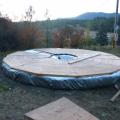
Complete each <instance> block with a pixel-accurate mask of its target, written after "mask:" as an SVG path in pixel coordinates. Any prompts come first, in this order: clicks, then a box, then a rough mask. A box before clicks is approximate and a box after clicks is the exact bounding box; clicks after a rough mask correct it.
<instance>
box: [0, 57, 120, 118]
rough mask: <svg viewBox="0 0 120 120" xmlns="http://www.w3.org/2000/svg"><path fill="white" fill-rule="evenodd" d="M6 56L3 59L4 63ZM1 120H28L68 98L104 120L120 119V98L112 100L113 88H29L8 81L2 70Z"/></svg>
mask: <svg viewBox="0 0 120 120" xmlns="http://www.w3.org/2000/svg"><path fill="white" fill-rule="evenodd" d="M1 61H2V57H0V64H1ZM0 84H1V85H2V86H4V88H6V89H3V90H2V91H0V120H24V114H25V113H26V112H29V111H30V110H33V109H35V108H37V107H40V106H43V105H45V104H47V103H49V102H51V101H54V100H56V99H58V98H60V97H63V96H65V97H67V98H69V99H71V100H72V101H73V102H75V103H76V104H78V105H79V106H81V107H83V108H84V109H86V110H88V111H89V112H91V113H92V114H93V115H95V116H96V117H98V118H100V120H119V119H120V97H119V98H118V99H117V101H116V102H115V103H111V102H110V101H109V99H110V98H111V97H112V95H113V94H114V93H115V92H116V90H115V89H114V88H113V87H108V88H101V89H93V90H86V91H81V90H66V91H64V90H50V89H46V88H38V87H33V86H26V85H23V84H21V83H18V82H15V81H13V80H10V79H8V78H6V77H5V76H4V75H3V74H2V72H1V71H0Z"/></svg>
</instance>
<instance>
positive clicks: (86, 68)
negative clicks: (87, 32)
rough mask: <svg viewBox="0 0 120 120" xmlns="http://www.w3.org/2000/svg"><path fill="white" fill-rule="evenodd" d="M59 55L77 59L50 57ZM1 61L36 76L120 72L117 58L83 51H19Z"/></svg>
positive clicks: (119, 62)
mask: <svg viewBox="0 0 120 120" xmlns="http://www.w3.org/2000/svg"><path fill="white" fill-rule="evenodd" d="M61 53H62V54H64V53H65V54H72V55H75V56H77V57H76V58H75V59H74V60H70V61H63V60H59V59H54V58H52V57H51V55H52V54H61ZM3 61H4V62H5V63H6V64H8V65H9V66H10V67H11V68H14V69H17V70H22V71H25V72H29V73H33V74H37V75H54V76H74V77H77V76H89V75H101V74H109V73H113V72H116V71H118V70H120V58H119V57H117V56H115V55H112V54H108V53H104V52H99V51H91V50H83V49H60V48H48V49H34V50H27V51H19V52H15V53H12V54H9V55H7V56H6V57H5V58H4V60H3ZM75 61H77V62H75ZM70 63H72V64H70Z"/></svg>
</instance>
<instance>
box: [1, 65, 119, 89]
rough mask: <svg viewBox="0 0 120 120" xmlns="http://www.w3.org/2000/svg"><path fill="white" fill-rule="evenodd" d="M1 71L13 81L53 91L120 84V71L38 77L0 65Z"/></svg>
mask: <svg viewBox="0 0 120 120" xmlns="http://www.w3.org/2000/svg"><path fill="white" fill-rule="evenodd" d="M2 70H3V72H4V73H5V75H6V76H8V77H9V78H11V79H13V80H16V81H20V82H22V83H24V84H31V85H34V86H40V87H47V88H53V89H90V88H98V87H105V86H110V85H114V84H116V83H117V82H120V71H117V72H114V73H112V74H107V75H94V76H84V77H62V76H45V75H44V76H38V75H34V74H31V73H28V72H23V71H20V70H16V69H13V68H11V67H10V66H9V65H7V64H6V63H3V64H2Z"/></svg>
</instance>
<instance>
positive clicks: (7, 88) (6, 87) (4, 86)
mask: <svg viewBox="0 0 120 120" xmlns="http://www.w3.org/2000/svg"><path fill="white" fill-rule="evenodd" d="M8 90H9V87H8V86H7V85H3V84H1V83H0V92H3V91H8Z"/></svg>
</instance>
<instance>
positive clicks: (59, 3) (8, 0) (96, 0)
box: [0, 0, 120, 21]
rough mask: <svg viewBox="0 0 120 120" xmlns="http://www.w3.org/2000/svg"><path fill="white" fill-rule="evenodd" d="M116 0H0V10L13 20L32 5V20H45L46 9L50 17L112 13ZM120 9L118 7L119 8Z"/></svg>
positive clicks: (21, 18) (20, 16) (23, 14)
mask: <svg viewBox="0 0 120 120" xmlns="http://www.w3.org/2000/svg"><path fill="white" fill-rule="evenodd" d="M116 1H117V0H0V12H1V13H2V14H4V15H5V14H7V15H8V16H9V17H10V19H12V20H13V21H20V20H23V18H24V16H25V11H27V10H28V8H29V6H32V7H33V9H34V11H35V14H34V16H33V20H34V21H35V20H45V19H46V17H45V13H46V9H48V11H49V13H48V14H49V17H50V19H57V18H67V17H75V16H78V15H80V14H83V13H85V12H107V13H113V12H115V9H116ZM119 10H120V9H119Z"/></svg>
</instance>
